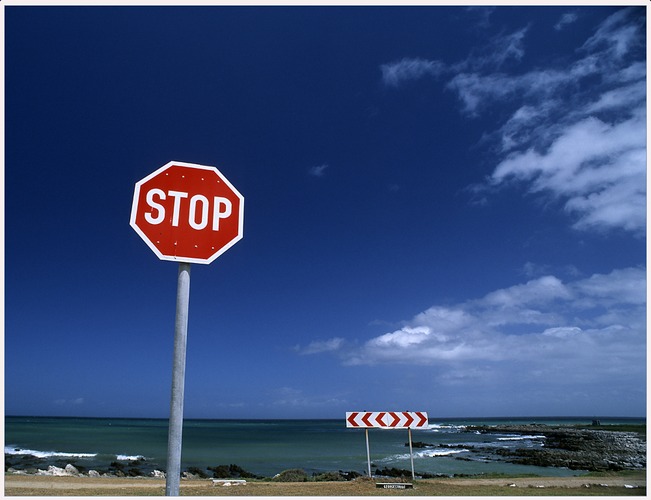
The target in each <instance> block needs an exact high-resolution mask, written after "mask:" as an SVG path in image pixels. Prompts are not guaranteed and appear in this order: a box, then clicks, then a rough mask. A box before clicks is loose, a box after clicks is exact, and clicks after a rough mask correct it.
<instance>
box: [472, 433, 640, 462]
mask: <svg viewBox="0 0 651 500" xmlns="http://www.w3.org/2000/svg"><path fill="white" fill-rule="evenodd" d="M496 431H497V432H500V433H505V434H517V435H538V436H544V446H542V447H540V448H517V449H515V450H513V449H511V450H508V449H504V450H494V449H491V450H490V451H491V452H493V453H496V454H498V455H500V456H501V457H502V459H503V460H505V461H507V462H511V463H516V464H523V465H537V466H542V467H567V468H568V469H571V470H587V471H594V472H604V471H622V470H640V469H645V468H646V438H645V437H644V436H642V435H640V434H639V433H637V432H627V431H614V430H603V429H585V428H574V427H568V426H557V427H553V426H547V425H541V424H531V425H498V426H473V427H468V428H467V429H466V432H475V433H476V432H479V433H489V432H490V433H495V432H496ZM471 451H473V452H477V453H485V452H487V451H488V450H487V449H485V448H482V447H476V448H474V449H472V450H471Z"/></svg>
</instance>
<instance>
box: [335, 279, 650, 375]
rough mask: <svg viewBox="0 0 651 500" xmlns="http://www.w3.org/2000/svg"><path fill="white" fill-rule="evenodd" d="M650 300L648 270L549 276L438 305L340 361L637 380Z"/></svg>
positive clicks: (641, 370)
mask: <svg viewBox="0 0 651 500" xmlns="http://www.w3.org/2000/svg"><path fill="white" fill-rule="evenodd" d="M645 306H646V270H645V269H642V268H627V269H617V270H614V271H612V272H611V273H609V274H595V275H593V276H591V277H589V278H585V279H580V280H576V281H570V282H566V283H563V282H562V281H561V280H559V279H558V278H556V277H554V276H543V277H541V278H538V279H534V280H530V281H528V282H526V283H523V284H518V285H514V286H512V287H508V288H504V289H499V290H495V291H493V292H491V293H488V294H486V295H485V296H484V297H482V298H480V299H475V300H469V301H466V302H463V303H459V304H455V305H449V306H433V307H431V308H430V309H428V310H426V311H424V312H422V313H420V314H418V315H416V316H415V317H414V318H412V319H411V320H410V321H407V322H406V323H405V325H404V326H403V327H402V328H400V329H398V330H395V331H392V332H388V333H385V334H383V335H380V336H378V337H375V338H373V339H370V340H368V341H367V342H366V343H364V344H363V345H362V346H360V347H359V348H356V349H354V350H352V351H349V352H347V353H346V354H345V357H344V362H345V363H346V364H349V365H378V364H412V365H414V364H416V365H418V364H420V365H431V366H433V367H437V370H439V371H443V372H445V373H446V375H445V376H444V377H442V379H441V380H442V381H445V382H449V383H459V382H460V381H462V380H465V379H467V378H468V377H470V375H468V374H467V373H468V372H467V370H479V371H480V372H481V373H485V374H488V373H492V374H493V376H494V377H496V378H500V377H503V376H506V374H507V373H511V374H513V373H519V370H521V369H522V367H526V368H525V369H526V371H527V375H526V376H527V377H531V378H537V379H540V378H545V377H547V378H548V379H549V380H548V381H551V380H558V381H560V379H562V378H563V377H565V378H566V379H567V380H564V381H562V382H563V383H567V381H568V380H569V379H571V380H574V381H578V380H593V381H594V382H595V383H598V381H599V380H605V379H608V377H614V376H617V377H620V379H621V380H624V379H626V380H629V379H630V380H636V381H640V380H643V376H644V371H645V366H646V361H645V352H646V344H645V342H646V319H645V318H646V312H645ZM452 373H457V374H458V375H459V376H452ZM463 374H465V375H463ZM500 374H501V375H500ZM459 377H461V379H460V378H459ZM470 378H472V377H470ZM621 380H620V381H621ZM611 382H612V380H611Z"/></svg>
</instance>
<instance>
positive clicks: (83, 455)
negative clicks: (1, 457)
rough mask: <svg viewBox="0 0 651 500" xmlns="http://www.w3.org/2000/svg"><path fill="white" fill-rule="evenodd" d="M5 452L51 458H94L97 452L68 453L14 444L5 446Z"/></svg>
mask: <svg viewBox="0 0 651 500" xmlns="http://www.w3.org/2000/svg"><path fill="white" fill-rule="evenodd" d="M5 454H6V455H32V456H35V457H37V458H51V457H63V458H94V457H96V456H97V453H69V452H64V451H41V450H28V449H24V448H18V447H16V446H5Z"/></svg>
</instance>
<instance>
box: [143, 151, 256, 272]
mask: <svg viewBox="0 0 651 500" xmlns="http://www.w3.org/2000/svg"><path fill="white" fill-rule="evenodd" d="M130 224H131V227H133V229H135V231H136V232H137V233H138V234H139V235H140V237H141V238H142V239H143V240H144V241H145V243H147V245H148V246H149V247H150V248H151V249H152V250H153V251H154V253H155V254H156V255H158V257H159V258H160V259H163V260H174V261H177V262H191V263H198V264H210V263H211V262H212V261H213V260H215V259H216V258H217V257H219V256H220V255H221V254H223V253H224V252H225V251H226V250H228V249H229V248H230V247H232V246H233V245H234V244H235V243H237V242H238V241H239V240H241V239H242V236H243V228H244V197H243V196H242V195H241V194H240V193H239V192H238V191H237V189H235V187H234V186H233V185H232V184H231V183H230V182H228V180H227V179H226V177H224V176H223V175H222V174H221V172H219V170H217V169H216V168H215V167H208V166H205V165H195V164H193V163H184V162H178V161H171V162H169V163H168V164H167V165H164V166H163V167H161V168H159V169H158V170H156V171H155V172H153V173H151V174H149V175H148V176H147V177H145V178H144V179H142V180H140V181H138V182H137V183H136V188H135V192H134V195H133V204H132V206H131V222H130Z"/></svg>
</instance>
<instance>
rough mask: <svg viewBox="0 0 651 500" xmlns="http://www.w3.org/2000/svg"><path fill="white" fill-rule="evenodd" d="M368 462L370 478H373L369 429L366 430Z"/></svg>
mask: <svg viewBox="0 0 651 500" xmlns="http://www.w3.org/2000/svg"><path fill="white" fill-rule="evenodd" d="M366 461H367V462H368V477H372V476H371V447H370V446H369V444H368V429H366Z"/></svg>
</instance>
